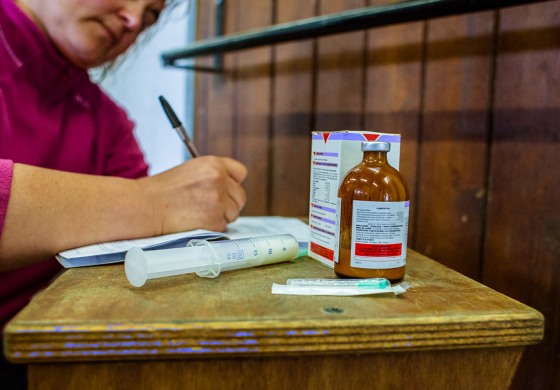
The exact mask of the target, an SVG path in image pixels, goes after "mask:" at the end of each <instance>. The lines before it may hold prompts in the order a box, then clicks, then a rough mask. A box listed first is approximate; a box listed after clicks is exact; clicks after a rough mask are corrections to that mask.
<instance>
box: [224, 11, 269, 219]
mask: <svg viewBox="0 0 560 390" xmlns="http://www.w3.org/2000/svg"><path fill="white" fill-rule="evenodd" d="M235 8H236V9H235V11H234V12H235V15H236V24H235V29H234V32H239V31H246V30H250V29H254V28H257V27H260V26H268V25H270V24H271V23H272V13H273V8H272V0H243V1H238V2H235ZM233 57H234V58H235V59H234V61H235V64H236V65H235V76H234V77H235V92H234V94H235V98H234V99H235V100H234V111H233V116H232V119H231V120H232V121H233V122H234V126H235V137H234V139H232V140H231V141H232V143H233V148H234V150H235V156H236V157H237V158H238V159H239V160H240V161H242V162H243V163H245V165H246V166H247V168H248V170H249V175H248V177H247V179H246V181H245V183H244V187H245V189H246V191H247V205H246V207H245V209H244V210H243V214H244V215H267V214H268V210H269V202H270V200H269V196H268V195H269V194H268V188H269V180H270V177H269V175H270V154H269V152H270V150H269V147H270V134H269V131H270V111H271V106H270V93H271V61H272V49H271V48H270V47H267V46H265V47H262V48H257V49H251V50H246V51H242V52H239V53H238V54H235V55H233Z"/></svg>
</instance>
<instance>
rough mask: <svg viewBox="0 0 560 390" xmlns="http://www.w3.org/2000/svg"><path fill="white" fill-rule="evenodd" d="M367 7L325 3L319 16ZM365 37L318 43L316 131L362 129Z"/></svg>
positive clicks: (356, 2) (345, 1)
mask: <svg viewBox="0 0 560 390" xmlns="http://www.w3.org/2000/svg"><path fill="white" fill-rule="evenodd" d="M366 5H367V4H366V1H365V0H336V1H333V0H323V1H320V2H319V14H321V15H324V14H331V13H335V12H340V11H344V10H348V9H353V8H359V7H364V6H366ZM365 36H366V32H365V31H358V32H352V33H345V34H339V35H335V36H331V37H324V38H320V39H318V47H317V75H316V77H317V83H316V87H315V88H316V89H315V117H316V119H315V129H314V130H319V131H328V130H361V129H362V128H363V126H364V121H363V104H364V99H363V97H364V58H365V57H364V51H365Z"/></svg>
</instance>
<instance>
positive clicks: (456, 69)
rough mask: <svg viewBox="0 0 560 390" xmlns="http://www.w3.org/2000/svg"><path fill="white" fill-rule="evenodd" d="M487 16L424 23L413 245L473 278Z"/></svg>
mask: <svg viewBox="0 0 560 390" xmlns="http://www.w3.org/2000/svg"><path fill="white" fill-rule="evenodd" d="M493 26H494V13H493V12H485V13H477V14H472V15H467V16H455V17H449V18H444V19H439V20H432V21H429V22H428V34H427V39H428V42H427V45H428V47H427V58H426V75H425V83H424V88H425V89H424V104H423V105H424V114H423V121H422V135H421V137H422V141H421V142H422V150H421V155H420V162H419V170H418V172H419V174H418V184H419V185H418V197H419V198H418V199H419V200H418V205H417V207H418V209H417V222H416V226H417V231H416V242H415V244H414V247H415V248H416V249H417V250H419V251H420V252H422V253H425V254H427V255H428V256H430V257H433V258H434V259H436V260H438V261H441V262H442V263H444V264H446V265H448V266H450V267H452V268H453V269H456V270H458V271H460V272H461V273H463V274H465V275H467V276H470V277H472V278H479V276H480V275H479V273H480V267H481V265H480V262H481V256H482V254H481V246H482V231H483V229H482V228H483V222H484V211H485V202H486V171H487V161H486V155H487V148H488V145H487V138H488V120H489V119H488V109H489V101H490V86H491V77H492V75H493V73H492V64H493V62H492V54H493Z"/></svg>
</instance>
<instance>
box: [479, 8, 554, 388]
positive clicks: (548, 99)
mask: <svg viewBox="0 0 560 390" xmlns="http://www.w3.org/2000/svg"><path fill="white" fill-rule="evenodd" d="M559 63H560V2H558V1H554V2H547V3H543V4H535V5H531V6H524V7H515V8H512V9H507V10H502V11H500V34H499V42H498V57H497V74H496V94H495V113H494V134H493V140H492V141H493V142H492V154H491V158H492V165H491V176H490V189H491V193H490V199H491V202H490V203H489V208H488V223H487V233H486V240H485V243H486V245H485V252H484V259H485V260H484V272H483V279H482V280H483V281H484V282H485V283H488V284H489V285H490V286H493V287H494V288H496V289H498V290H499V291H502V292H504V293H506V294H508V295H511V296H513V297H516V298H517V299H519V300H521V301H523V302H527V303H529V304H531V305H533V306H534V307H537V308H539V310H541V311H542V312H543V314H544V315H545V317H546V319H547V329H548V332H547V333H546V336H545V340H544V341H543V342H542V343H541V344H539V345H538V346H535V347H532V348H529V349H528V351H527V353H526V355H525V357H524V358H523V360H522V362H521V365H520V371H519V373H518V375H517V376H516V379H515V382H514V386H513V387H512V388H513V389H527V388H534V389H537V388H538V389H553V388H560V360H559V359H558V357H559V352H558V351H559V350H560V342H559V340H560V324H559V319H560V284H559V283H558V278H557V277H556V275H557V271H558V269H559V265H560V263H559V257H558V254H559V253H560V214H559V213H558V211H557V208H558V206H557V205H558V204H560V181H559V180H558V179H559V178H560V175H559V174H558V169H557V167H558V166H560V142H559V140H560V130H559V127H558V124H559V123H560V88H559V86H560V74H559V72H558V64H559ZM529 286H532V287H529Z"/></svg>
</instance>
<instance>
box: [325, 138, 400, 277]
mask: <svg viewBox="0 0 560 390" xmlns="http://www.w3.org/2000/svg"><path fill="white" fill-rule="evenodd" d="M390 148H391V144H390V143H389V142H362V145H361V149H362V152H363V153H364V156H363V160H362V162H360V163H359V164H358V165H356V166H355V167H354V168H352V169H351V170H350V171H349V172H348V173H347V174H346V176H345V177H344V179H343V180H342V182H341V184H340V187H339V190H338V215H339V218H338V221H337V223H338V224H339V228H338V229H337V234H338V237H337V243H338V244H337V245H338V248H337V249H338V250H335V262H334V271H335V273H336V274H337V275H338V276H339V277H343V278H386V279H389V280H390V281H391V282H393V283H394V282H398V281H400V280H402V278H403V277H404V275H405V265H406V248H407V239H408V215H409V209H410V195H409V191H408V186H407V185H406V182H405V180H404V178H403V176H402V175H401V174H400V173H399V171H397V170H396V169H395V168H393V167H392V166H391V165H389V163H388V162H387V153H388V152H389V150H390Z"/></svg>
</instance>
